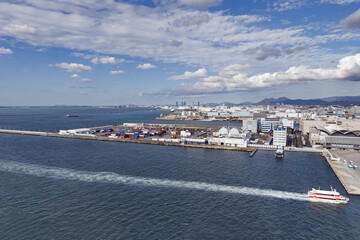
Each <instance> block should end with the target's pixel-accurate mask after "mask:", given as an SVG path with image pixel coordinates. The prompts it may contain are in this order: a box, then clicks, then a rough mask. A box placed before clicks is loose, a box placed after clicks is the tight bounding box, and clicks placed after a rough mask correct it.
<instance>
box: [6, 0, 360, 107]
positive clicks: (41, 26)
mask: <svg viewBox="0 0 360 240" xmlns="http://www.w3.org/2000/svg"><path fill="white" fill-rule="evenodd" d="M359 47H360V0H303V1H295V0H290V1H286V0H274V1H268V0H249V1H245V0H244V1H235V0H233V1H231V0H153V1H151V0H148V1H145V0H143V1H142V0H127V1H120V0H118V1H113V0H86V1H85V0H54V1H46V0H11V1H6V0H5V1H1V2H0V72H1V75H0V86H1V87H0V106H12V105H15V106H16V105H43V106H49V105H120V104H174V103H175V102H176V101H179V102H180V101H187V102H188V103H190V102H197V101H200V102H201V103H207V102H225V101H227V102H234V103H241V102H245V101H253V102H256V101H260V100H262V99H263V98H266V97H283V96H285V97H289V98H293V99H294V98H304V99H308V98H321V97H328V96H346V95H347V96H351V95H360V49H359Z"/></svg>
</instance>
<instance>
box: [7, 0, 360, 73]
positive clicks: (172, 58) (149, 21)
mask: <svg viewBox="0 0 360 240" xmlns="http://www.w3.org/2000/svg"><path fill="white" fill-rule="evenodd" d="M132 2H135V1H113V0H104V1H101V0H89V1H71V0H62V1H59V0H54V1H45V0H37V1H32V0H22V1H8V2H5V1H0V37H4V38H10V39H14V40H15V41H17V42H24V43H27V44H30V45H34V46H36V47H37V48H38V47H46V48H47V47H61V48H65V49H73V51H75V52H77V53H74V55H73V56H76V55H77V56H79V57H83V58H86V59H90V60H91V59H96V60H93V62H96V63H97V64H102V63H109V64H115V62H117V63H118V61H117V60H118V59H116V58H114V59H110V58H111V57H109V58H108V59H107V60H106V59H103V60H101V58H102V57H101V56H103V55H106V56H121V55H124V56H127V57H128V56H129V57H132V58H143V59H153V60H154V62H152V63H153V64H155V65H157V64H156V62H164V63H184V64H186V65H191V66H204V67H206V68H207V69H211V70H212V71H213V70H219V69H220V68H221V67H222V66H227V65H231V64H234V63H238V64H242V65H245V64H249V65H250V67H249V69H248V70H249V73H251V74H257V73H259V71H260V70H259V69H262V71H270V70H272V71H281V70H284V69H286V68H288V67H290V66H295V65H296V64H302V63H307V64H309V65H312V64H313V65H314V66H319V65H323V64H324V63H328V59H330V58H332V57H334V55H337V54H339V52H340V51H337V52H336V54H335V53H334V54H332V50H331V48H327V49H325V48H323V47H322V46H320V44H325V43H326V44H327V46H331V44H332V43H333V42H336V43H337V44H336V45H337V46H340V45H342V44H340V41H343V42H345V41H349V40H351V41H354V42H356V41H359V40H360V33H356V32H347V33H344V31H342V32H336V33H335V32H332V33H331V34H328V32H326V29H322V30H321V31H311V30H309V29H308V28H306V26H301V25H300V26H286V27H284V26H283V25H281V24H278V25H276V24H270V25H271V26H269V27H268V26H267V25H268V24H267V21H270V20H271V17H272V16H271V14H269V13H266V14H265V13H264V12H261V11H253V12H257V13H259V15H258V14H243V15H231V14H232V12H233V11H216V10H215V9H211V11H208V10H206V9H202V8H195V9H193V8H188V7H185V8H183V7H178V5H176V4H175V6H174V5H172V7H166V6H165V5H166V4H164V5H161V4H160V5H159V6H157V7H154V8H148V7H145V6H140V5H139V4H140V2H139V1H136V3H137V5H135V4H131V3H132ZM166 2H168V1H166ZM171 2H173V3H174V2H176V3H183V4H185V3H186V2H182V1H171ZM191 2H197V3H196V4H202V5H204V6H206V5H212V4H215V3H217V2H220V1H204V2H202V1H188V3H189V4H191ZM268 2H269V1H268ZM292 2H294V1H292ZM292 2H290V3H292ZM298 2H303V1H298ZM306 2H310V1H309V0H307V1H306ZM277 3H278V7H279V9H280V7H282V8H284V6H285V5H282V4H285V2H284V1H281V2H279V1H277ZM194 4H195V3H194ZM295 4H296V3H295ZM269 6H270V7H272V6H273V5H272V2H270V3H269ZM104 12H106V14H104ZM260 14H261V15H260ZM38 16H42V17H41V18H39V17H38ZM275 18H276V19H278V18H277V17H276V16H275ZM329 21H333V19H332V20H329ZM24 23H26V26H28V27H29V28H30V29H31V28H33V29H35V32H34V31H33V30H30V31H28V32H29V33H24V31H23V32H21V31H8V30H9V29H5V30H4V29H3V28H2V27H1V26H7V25H10V24H17V25H21V26H23V25H25V24H24ZM293 24H296V22H295V21H294V23H293ZM23 29H27V27H23ZM25 32H26V31H25ZM30 32H33V33H32V34H30ZM84 43H86V44H84ZM261 46H266V47H268V48H269V49H261ZM297 46H304V47H306V48H308V49H309V51H301V53H300V52H295V53H294V54H291V55H289V54H285V53H284V52H281V53H282V54H281V55H280V56H278V57H273V58H269V57H268V56H270V57H271V56H276V53H275V55H272V52H271V51H270V52H266V51H265V52H264V50H271V48H272V50H274V49H275V48H278V47H279V48H281V49H282V50H284V49H285V50H286V49H293V48H295V47H297ZM249 49H258V50H259V49H260V54H259V56H258V58H259V59H261V58H263V59H264V60H263V61H258V60H256V58H255V59H254V58H249V53H248V52H247V51H248V50H249ZM275 51H276V49H275ZM334 52H335V51H334ZM342 52H343V51H342ZM84 53H96V54H95V55H86V54H84ZM342 54H343V53H342ZM106 56H105V57H106ZM315 56H316V57H315ZM337 56H339V55H337ZM337 56H336V57H337ZM143 61H145V60H143ZM146 61H150V60H146Z"/></svg>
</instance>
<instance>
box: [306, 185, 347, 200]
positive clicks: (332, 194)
mask: <svg viewBox="0 0 360 240" xmlns="http://www.w3.org/2000/svg"><path fill="white" fill-rule="evenodd" d="M308 197H309V198H310V199H311V201H314V202H328V203H344V204H345V203H347V202H348V201H349V198H347V197H344V196H342V195H340V193H338V192H337V191H336V189H333V188H332V187H331V191H326V190H320V189H315V188H313V189H312V190H311V191H309V192H308Z"/></svg>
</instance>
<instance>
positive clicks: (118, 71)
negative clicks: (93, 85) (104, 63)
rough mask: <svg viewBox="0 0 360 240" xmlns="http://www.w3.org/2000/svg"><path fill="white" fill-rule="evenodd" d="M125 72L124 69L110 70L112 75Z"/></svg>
mask: <svg viewBox="0 0 360 240" xmlns="http://www.w3.org/2000/svg"><path fill="white" fill-rule="evenodd" d="M122 73H125V72H124V71H123V70H114V71H110V74H111V75H116V74H122Z"/></svg>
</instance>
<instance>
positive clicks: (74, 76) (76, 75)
mask: <svg viewBox="0 0 360 240" xmlns="http://www.w3.org/2000/svg"><path fill="white" fill-rule="evenodd" d="M71 77H72V78H79V77H80V75H79V74H77V73H75V74H73V75H71Z"/></svg>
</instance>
